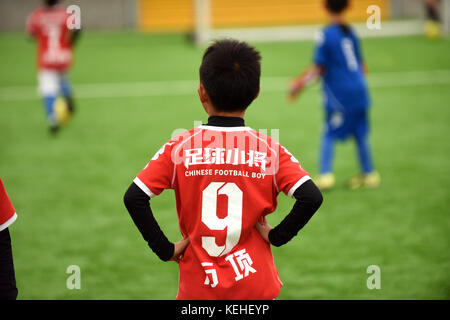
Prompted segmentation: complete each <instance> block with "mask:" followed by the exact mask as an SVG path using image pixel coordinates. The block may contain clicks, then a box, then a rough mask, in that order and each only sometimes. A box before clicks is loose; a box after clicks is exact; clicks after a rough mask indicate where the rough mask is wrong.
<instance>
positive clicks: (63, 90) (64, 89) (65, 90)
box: [61, 77, 72, 98]
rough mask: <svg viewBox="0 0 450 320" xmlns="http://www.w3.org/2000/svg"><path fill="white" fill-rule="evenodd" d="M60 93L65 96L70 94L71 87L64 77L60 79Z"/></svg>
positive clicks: (67, 96)
mask: <svg viewBox="0 0 450 320" xmlns="http://www.w3.org/2000/svg"><path fill="white" fill-rule="evenodd" d="M61 93H62V95H63V96H64V97H65V98H70V97H71V95H72V89H71V88H70V84H69V81H68V80H67V78H66V77H64V78H63V80H62V81H61Z"/></svg>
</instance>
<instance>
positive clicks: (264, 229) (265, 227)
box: [255, 217, 273, 244]
mask: <svg viewBox="0 0 450 320" xmlns="http://www.w3.org/2000/svg"><path fill="white" fill-rule="evenodd" d="M261 221H262V223H260V222H259V221H257V222H256V224H255V228H256V230H258V232H259V234H260V235H261V237H263V239H264V240H266V241H267V242H268V243H269V244H270V240H269V232H270V230H272V229H273V228H272V226H271V225H270V224H269V223H268V222H267V220H266V217H263V218H262V220H261Z"/></svg>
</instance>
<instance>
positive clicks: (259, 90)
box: [253, 88, 261, 100]
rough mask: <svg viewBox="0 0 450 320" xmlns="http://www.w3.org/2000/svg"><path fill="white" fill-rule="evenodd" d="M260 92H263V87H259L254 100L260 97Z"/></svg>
mask: <svg viewBox="0 0 450 320" xmlns="http://www.w3.org/2000/svg"><path fill="white" fill-rule="evenodd" d="M260 92H261V88H259V89H258V93H257V94H256V96H255V98H253V100H255V99H256V98H258V96H259V93H260Z"/></svg>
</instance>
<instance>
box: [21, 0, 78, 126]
mask: <svg viewBox="0 0 450 320" xmlns="http://www.w3.org/2000/svg"><path fill="white" fill-rule="evenodd" d="M44 2H45V6H43V7H41V8H38V9H36V10H35V11H33V12H32V13H31V15H30V16H29V18H28V20H27V25H26V29H27V33H28V34H29V35H30V36H32V37H33V38H35V39H36V41H37V66H38V69H39V72H38V82H39V85H38V86H39V93H40V94H41V96H42V98H43V100H44V105H45V110H46V115H47V120H48V123H49V127H50V132H52V133H56V132H57V131H58V129H59V126H60V123H59V122H58V118H57V116H56V113H55V108H54V106H55V100H56V98H57V97H58V96H59V95H62V96H63V97H64V99H65V101H66V103H67V107H68V110H69V112H70V113H71V114H72V113H73V111H74V103H73V99H72V92H71V88H70V84H69V81H68V79H67V76H66V73H67V71H68V69H69V67H70V64H71V62H72V46H73V44H74V42H75V40H76V38H77V36H78V35H79V29H74V30H70V29H69V26H68V23H67V21H68V18H69V17H70V15H69V14H68V13H67V12H66V9H65V8H64V7H62V6H57V4H58V0H45V1H44Z"/></svg>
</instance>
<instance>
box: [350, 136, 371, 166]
mask: <svg viewBox="0 0 450 320" xmlns="http://www.w3.org/2000/svg"><path fill="white" fill-rule="evenodd" d="M355 141H356V147H357V149H358V158H359V165H360V166H361V170H362V172H363V173H364V174H368V173H371V172H373V171H374V167H373V161H372V154H371V151H370V144H369V139H368V135H363V136H358V135H356V136H355Z"/></svg>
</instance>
